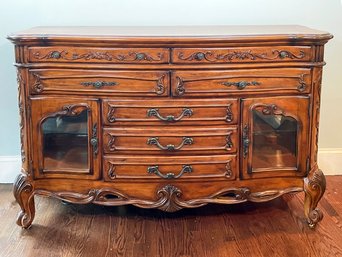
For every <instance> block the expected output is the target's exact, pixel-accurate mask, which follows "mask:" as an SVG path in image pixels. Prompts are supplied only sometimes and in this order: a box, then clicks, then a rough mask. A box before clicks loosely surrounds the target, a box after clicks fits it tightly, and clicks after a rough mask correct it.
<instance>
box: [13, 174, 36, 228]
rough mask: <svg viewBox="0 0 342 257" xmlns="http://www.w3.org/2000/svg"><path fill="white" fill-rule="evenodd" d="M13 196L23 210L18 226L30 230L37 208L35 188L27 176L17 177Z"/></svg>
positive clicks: (19, 216) (18, 219)
mask: <svg viewBox="0 0 342 257" xmlns="http://www.w3.org/2000/svg"><path fill="white" fill-rule="evenodd" d="M13 195H14V197H15V199H16V201H17V203H18V204H19V205H20V208H21V211H20V212H19V215H18V218H17V224H18V225H19V226H21V227H23V228H28V227H29V226H30V225H31V223H32V221H33V219H34V215H35V208H34V198H33V196H34V188H33V185H32V184H31V183H30V181H29V180H28V178H27V176H26V175H22V174H20V175H18V176H17V178H16V180H15V182H14V186H13Z"/></svg>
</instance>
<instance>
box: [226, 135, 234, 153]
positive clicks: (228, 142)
mask: <svg viewBox="0 0 342 257" xmlns="http://www.w3.org/2000/svg"><path fill="white" fill-rule="evenodd" d="M232 133H233V132H232V131H228V134H227V136H226V145H225V149H226V150H227V151H230V150H231V149H232V148H233V142H232V138H231V136H232Z"/></svg>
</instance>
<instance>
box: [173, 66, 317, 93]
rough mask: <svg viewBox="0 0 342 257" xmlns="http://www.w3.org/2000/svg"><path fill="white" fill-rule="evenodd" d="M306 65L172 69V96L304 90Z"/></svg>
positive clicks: (308, 76) (307, 83)
mask: <svg viewBox="0 0 342 257" xmlns="http://www.w3.org/2000/svg"><path fill="white" fill-rule="evenodd" d="M310 89H311V71H310V69H306V68H304V69H299V68H298V69H295V68H284V69H250V70H224V71H221V70H212V71H176V72H174V73H173V75H172V95H174V96H183V95H184V96H205V95H206V96H208V95H210V96H221V95H222V96H224V95H225V96H227V95H229V94H232V93H236V94H241V93H245V92H251V93H263V92H283V93H290V92H293V93H298V92H299V93H308V92H310Z"/></svg>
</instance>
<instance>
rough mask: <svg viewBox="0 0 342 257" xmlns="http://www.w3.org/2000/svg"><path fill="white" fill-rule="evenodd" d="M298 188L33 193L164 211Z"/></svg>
mask: <svg viewBox="0 0 342 257" xmlns="http://www.w3.org/2000/svg"><path fill="white" fill-rule="evenodd" d="M299 191H302V188H297V187H293V188H287V189H284V190H269V191H263V192H254V193H253V192H251V191H250V189H249V188H245V187H242V188H227V189H224V190H221V191H219V192H217V193H215V194H212V195H209V196H207V197H204V198H198V199H193V200H183V199H182V191H181V189H179V188H178V187H176V186H174V185H171V184H168V185H165V186H164V187H162V188H160V189H159V190H158V191H157V192H156V194H157V199H156V200H154V201H153V200H144V199H138V198H133V197H128V196H127V195H125V194H123V193H122V192H120V191H119V190H116V189H113V188H102V189H91V190H89V192H88V193H87V194H80V193H75V192H50V191H46V190H36V191H35V194H40V195H44V196H52V197H55V198H59V199H61V200H64V201H67V202H72V203H81V204H85V203H95V204H100V205H107V206H117V205H125V204H132V205H135V206H138V207H141V208H149V209H150V208H158V209H160V210H163V211H166V212H175V211H178V210H180V209H183V208H196V207H200V206H203V205H206V204H208V203H221V204H232V203H241V202H246V201H253V202H264V201H269V200H272V199H274V198H276V197H279V196H281V195H282V194H285V193H289V192H299ZM109 196H110V197H109Z"/></svg>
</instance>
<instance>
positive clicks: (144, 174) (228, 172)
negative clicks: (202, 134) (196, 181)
mask: <svg viewBox="0 0 342 257" xmlns="http://www.w3.org/2000/svg"><path fill="white" fill-rule="evenodd" d="M103 172H104V174H103V175H104V180H105V181H115V180H117V179H162V180H179V179H192V178H202V179H207V178H224V179H227V180H233V179H235V178H236V174H237V162H236V156H235V155H213V156H191V157H184V156H177V157H170V156H162V157H155V156H138V157H132V156H128V155H121V156H108V155H107V156H106V155H105V156H104V159H103Z"/></svg>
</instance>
